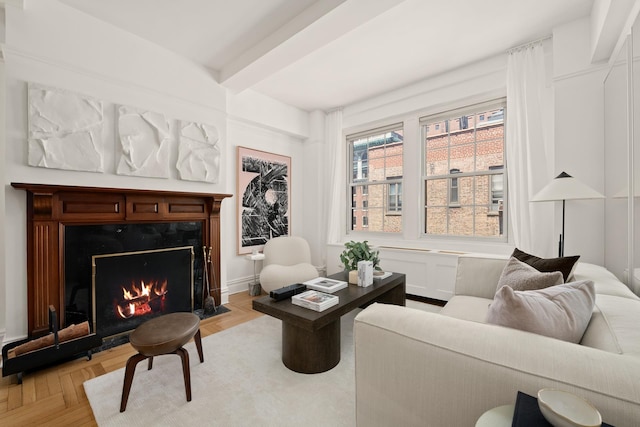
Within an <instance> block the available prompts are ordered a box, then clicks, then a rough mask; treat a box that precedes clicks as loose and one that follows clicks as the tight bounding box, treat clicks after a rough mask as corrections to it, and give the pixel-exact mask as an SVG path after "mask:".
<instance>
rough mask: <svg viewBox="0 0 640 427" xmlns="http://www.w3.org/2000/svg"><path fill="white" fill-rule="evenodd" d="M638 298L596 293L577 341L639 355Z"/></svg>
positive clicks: (613, 350) (630, 354) (639, 323)
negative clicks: (585, 327) (583, 328)
mask: <svg viewBox="0 0 640 427" xmlns="http://www.w3.org/2000/svg"><path fill="white" fill-rule="evenodd" d="M638 325H640V301H638V300H635V299H632V298H620V297H617V296H611V295H596V306H595V308H594V313H593V317H592V318H591V322H590V323H589V327H588V328H587V330H586V332H585V334H584V336H583V337H582V341H581V342H580V344H582V345H584V346H587V347H593V348H598V349H601V350H605V351H609V352H612V353H623V354H625V355H628V356H635V357H638V356H640V328H638Z"/></svg>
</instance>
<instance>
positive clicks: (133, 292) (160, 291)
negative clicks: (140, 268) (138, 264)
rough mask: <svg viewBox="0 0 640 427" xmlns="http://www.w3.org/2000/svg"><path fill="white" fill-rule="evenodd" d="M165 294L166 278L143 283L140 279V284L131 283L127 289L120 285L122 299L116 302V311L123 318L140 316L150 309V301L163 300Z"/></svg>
mask: <svg viewBox="0 0 640 427" xmlns="http://www.w3.org/2000/svg"><path fill="white" fill-rule="evenodd" d="M166 294H167V280H166V279H165V280H163V281H162V282H160V281H151V282H148V283H145V282H144V280H140V285H139V286H138V285H136V284H135V283H132V284H131V286H130V287H129V289H127V288H125V287H122V300H121V301H120V302H119V303H118V304H116V311H117V313H118V315H119V316H120V317H122V318H123V319H128V318H130V317H133V316H142V315H144V314H147V313H149V312H151V311H153V309H152V305H151V304H150V303H151V302H155V300H157V299H160V300H161V302H162V301H164V298H165V295H166Z"/></svg>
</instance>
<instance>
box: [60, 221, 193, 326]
mask: <svg viewBox="0 0 640 427" xmlns="http://www.w3.org/2000/svg"><path fill="white" fill-rule="evenodd" d="M202 231H203V227H202V223H201V222H160V223H140V224H126V223H121V224H101V225H68V226H66V227H65V228H64V253H63V256H64V273H65V274H64V295H65V300H64V303H65V304H64V313H65V317H64V318H65V321H64V326H69V325H71V324H78V323H81V322H84V321H89V322H90V323H91V324H92V326H93V329H92V330H93V331H94V332H96V333H97V334H99V335H101V336H103V337H109V336H111V335H114V334H118V333H122V332H127V331H129V330H131V329H134V328H135V326H137V325H138V324H139V323H141V322H139V320H141V319H139V317H143V318H144V319H143V320H146V319H148V318H151V317H155V316H156V315H158V313H157V310H155V311H154V312H149V313H147V314H146V315H145V316H139V315H138V316H132V317H135V319H133V320H130V321H126V322H120V323H122V324H130V325H134V327H133V328H124V329H123V330H118V331H116V329H118V328H116V327H114V326H115V325H110V326H109V327H107V328H106V329H103V328H102V327H101V326H102V325H104V324H105V321H108V322H107V323H109V324H112V323H113V322H114V321H115V320H116V319H108V318H105V317H104V316H102V318H100V316H98V315H99V314H100V312H99V311H97V310H96V307H101V308H104V307H105V305H108V306H109V307H111V306H112V305H113V304H114V298H116V295H115V292H114V289H113V288H114V287H118V288H117V292H118V293H119V294H120V296H119V297H120V298H122V295H121V294H122V292H123V291H122V289H121V288H120V286H124V285H127V286H126V287H127V290H128V291H129V292H133V293H134V294H135V293H136V291H135V290H133V289H131V288H132V287H135V289H136V290H138V289H139V290H140V291H141V292H142V291H144V289H142V286H143V285H142V284H141V283H140V282H144V286H145V287H148V286H149V285H152V286H153V288H154V289H157V286H161V283H162V281H164V280H166V279H168V278H170V279H171V280H170V281H169V283H168V284H167V285H168V286H170V287H171V289H170V291H171V292H170V293H169V294H168V296H167V298H165V299H164V300H163V301H165V302H167V303H168V304H167V306H166V307H163V309H162V313H170V312H173V311H193V310H200V309H202V298H203V295H204V292H203V288H202V285H203V283H204V276H203V271H204V269H203V258H204V257H203V252H202V248H203V246H202V242H203V234H202ZM196 254H197V256H196ZM194 261H195V264H194ZM136 281H137V282H138V283H133V284H132V283H130V282H136ZM152 282H159V283H158V284H157V286H156V285H155V284H154V283H152ZM167 292H168V290H167ZM178 293H179V294H180V297H181V298H180V299H181V302H180V304H177V302H178V301H177V300H176V298H177V297H178ZM194 296H198V297H199V298H195V299H194ZM142 299H144V298H142ZM138 301H141V299H139V300H138ZM154 304H155V302H154ZM141 307H142V308H145V307H147V306H146V305H141V306H138V311H140V310H141V309H142V308H141ZM107 311H110V310H107ZM103 314H104V313H103ZM96 316H97V317H98V319H96ZM100 320H102V322H100Z"/></svg>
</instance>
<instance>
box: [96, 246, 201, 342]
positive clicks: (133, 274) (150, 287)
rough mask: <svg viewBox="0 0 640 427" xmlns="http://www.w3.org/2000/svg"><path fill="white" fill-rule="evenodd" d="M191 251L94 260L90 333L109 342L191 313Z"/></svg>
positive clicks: (159, 251)
mask: <svg viewBox="0 0 640 427" xmlns="http://www.w3.org/2000/svg"><path fill="white" fill-rule="evenodd" d="M193 260H194V251H193V247H192V246H187V247H181V248H168V249H156V250H148V251H137V252H124V253H114V254H106V255H95V256H93V257H92V266H93V286H92V294H93V298H92V299H93V328H94V330H95V331H96V333H98V334H99V335H100V336H102V337H105V338H109V337H113V336H116V335H119V334H123V333H128V332H130V331H131V330H133V329H135V328H136V327H137V326H138V325H140V324H141V323H143V322H145V321H147V320H149V319H152V318H154V317H157V316H160V315H162V314H167V313H174V312H178V311H193Z"/></svg>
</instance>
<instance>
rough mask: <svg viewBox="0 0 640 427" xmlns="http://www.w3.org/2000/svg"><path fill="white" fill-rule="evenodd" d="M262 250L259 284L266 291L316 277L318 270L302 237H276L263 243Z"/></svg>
mask: <svg viewBox="0 0 640 427" xmlns="http://www.w3.org/2000/svg"><path fill="white" fill-rule="evenodd" d="M263 252H264V263H263V267H262V271H261V272H260V285H262V289H264V290H265V292H267V293H269V292H271V291H273V290H275V289H278V288H281V287H283V286H287V285H292V284H294V283H301V282H304V281H306V280H311V279H314V278H316V277H318V270H317V269H316V268H315V267H314V266H313V264H311V250H310V249H309V244H308V243H307V241H306V240H305V239H303V238H302V237H295V236H282V237H276V238H274V239H271V240H269V241H268V242H267V244H266V245H264V250H263Z"/></svg>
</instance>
